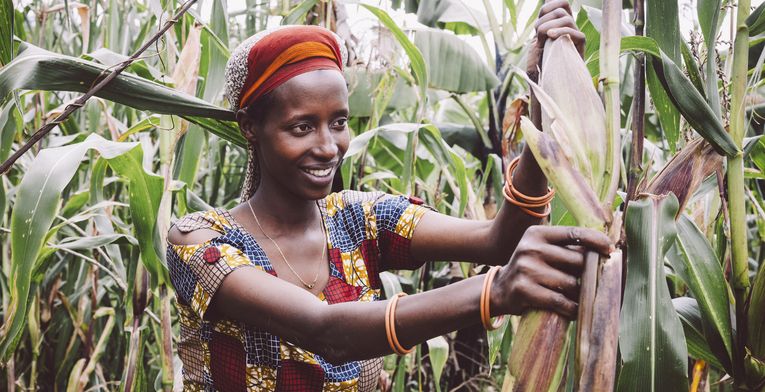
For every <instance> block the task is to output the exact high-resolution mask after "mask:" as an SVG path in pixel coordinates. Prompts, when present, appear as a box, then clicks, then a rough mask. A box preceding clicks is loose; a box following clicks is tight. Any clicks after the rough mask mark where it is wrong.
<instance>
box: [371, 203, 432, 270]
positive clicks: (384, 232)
mask: <svg viewBox="0 0 765 392" xmlns="http://www.w3.org/2000/svg"><path fill="white" fill-rule="evenodd" d="M425 211H427V208H426V207H425V206H424V205H422V201H421V200H419V199H417V198H414V197H404V196H385V197H382V198H380V199H379V200H378V201H377V202H376V203H375V204H374V207H373V212H374V217H375V221H376V226H377V243H378V248H379V250H380V256H381V257H380V270H381V271H385V270H391V269H417V268H419V267H420V266H421V265H422V262H421V261H420V260H414V259H413V258H412V255H411V252H410V245H411V240H412V235H413V234H414V228H415V227H416V226H417V224H418V223H419V222H420V219H421V218H422V216H423V215H424V214H425Z"/></svg>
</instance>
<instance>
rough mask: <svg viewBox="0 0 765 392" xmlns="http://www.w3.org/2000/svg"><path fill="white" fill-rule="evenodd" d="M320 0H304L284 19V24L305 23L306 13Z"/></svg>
mask: <svg viewBox="0 0 765 392" xmlns="http://www.w3.org/2000/svg"><path fill="white" fill-rule="evenodd" d="M318 2H319V0H303V1H302V2H301V3H300V4H298V5H296V6H295V8H293V9H291V10H290V12H289V13H288V14H287V15H285V16H284V19H282V22H281V24H282V25H293V24H303V23H304V21H305V14H306V13H308V11H310V10H311V8H313V7H314V6H315V5H316V3H318Z"/></svg>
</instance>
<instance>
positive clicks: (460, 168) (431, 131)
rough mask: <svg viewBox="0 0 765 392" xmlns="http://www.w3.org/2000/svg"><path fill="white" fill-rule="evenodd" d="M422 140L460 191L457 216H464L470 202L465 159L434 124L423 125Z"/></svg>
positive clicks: (420, 135)
mask: <svg viewBox="0 0 765 392" xmlns="http://www.w3.org/2000/svg"><path fill="white" fill-rule="evenodd" d="M418 136H419V138H420V142H421V143H422V145H423V146H424V147H425V148H426V149H427V150H428V151H429V152H430V154H431V155H432V156H433V157H434V158H435V160H436V162H438V164H439V167H440V168H441V169H442V170H443V174H444V176H445V178H446V181H447V182H448V183H449V185H450V186H451V187H452V189H453V190H454V191H455V192H456V191H459V207H458V210H457V216H462V215H463V214H464V212H465V208H466V207H467V203H468V192H469V191H468V186H469V181H468V178H467V171H466V170H465V161H464V160H463V159H462V158H461V157H460V156H459V155H457V153H455V152H454V150H453V149H452V148H451V147H450V146H449V145H448V144H446V142H444V139H443V137H441V132H440V131H439V130H438V128H436V127H435V126H434V125H432V124H427V125H423V126H422V128H420V130H419V132H418Z"/></svg>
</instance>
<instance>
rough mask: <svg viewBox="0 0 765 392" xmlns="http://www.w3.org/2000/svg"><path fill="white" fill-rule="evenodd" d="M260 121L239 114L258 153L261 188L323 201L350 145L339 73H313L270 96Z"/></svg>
mask: <svg viewBox="0 0 765 392" xmlns="http://www.w3.org/2000/svg"><path fill="white" fill-rule="evenodd" d="M267 101H270V102H269V107H267V108H265V110H263V111H262V113H263V116H262V118H261V119H260V121H257V120H253V119H252V118H250V117H249V116H242V115H241V112H240V114H239V115H238V118H239V124H240V126H241V127H242V130H243V131H244V133H245V137H247V138H248V140H250V142H251V143H254V145H255V146H256V149H257V151H258V160H259V164H260V169H261V171H260V173H261V183H260V184H261V186H275V185H276V186H280V187H282V188H284V189H285V190H286V191H288V192H291V193H293V194H294V195H295V196H298V197H300V198H302V199H307V200H316V199H321V198H323V197H325V196H327V195H328V194H329V193H330V192H331V189H332V180H333V178H334V176H335V172H336V170H337V169H338V166H339V165H340V162H341V161H342V159H343V155H344V154H345V151H346V150H347V149H348V143H350V134H349V132H348V127H347V122H348V89H347V87H346V84H345V79H344V78H343V74H342V73H341V72H339V71H336V70H317V71H312V72H307V73H304V74H301V75H298V76H296V77H294V78H292V79H290V80H289V81H287V82H285V83H284V84H282V85H281V86H279V87H277V88H276V89H274V90H273V91H272V92H271V97H270V99H268V100H267Z"/></svg>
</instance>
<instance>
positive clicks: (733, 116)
mask: <svg viewBox="0 0 765 392" xmlns="http://www.w3.org/2000/svg"><path fill="white" fill-rule="evenodd" d="M749 6H750V0H740V1H739V2H738V8H737V15H736V38H735V40H734V49H733V68H732V75H731V111H730V134H731V137H732V138H733V141H734V142H735V143H736V145H737V146H738V147H739V149H740V148H741V147H742V145H743V140H744V135H745V134H746V123H745V111H744V98H745V95H746V84H747V62H748V57H749V51H748V49H749V48H748V46H749V29H748V27H747V25H746V18H747V16H749ZM727 176H728V208H729V210H730V237H731V238H730V241H731V264H732V272H733V273H732V274H731V286H733V294H734V296H735V299H736V324H737V330H736V333H737V335H738V336H737V342H738V344H737V346H738V350H739V352H738V353H737V355H736V357H737V358H738V359H741V358H743V353H744V351H743V345H744V342H745V341H746V339H745V337H746V334H747V332H746V328H745V327H746V309H745V307H746V296H747V292H748V290H749V256H748V254H747V252H748V249H747V225H746V197H745V195H744V187H745V185H746V184H745V182H744V157H743V153H739V154H738V155H736V156H735V157H733V158H729V159H728V168H727ZM736 362H739V363H740V360H739V361H736ZM737 368H738V369H737V370H738V371H739V372H740V371H741V370H743V369H742V368H741V366H740V365H739V366H737ZM734 379H735V381H736V384H740V383H741V382H743V380H744V378H743V377H742V375H741V374H740V373H739V374H738V375H736V376H735V377H734Z"/></svg>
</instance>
